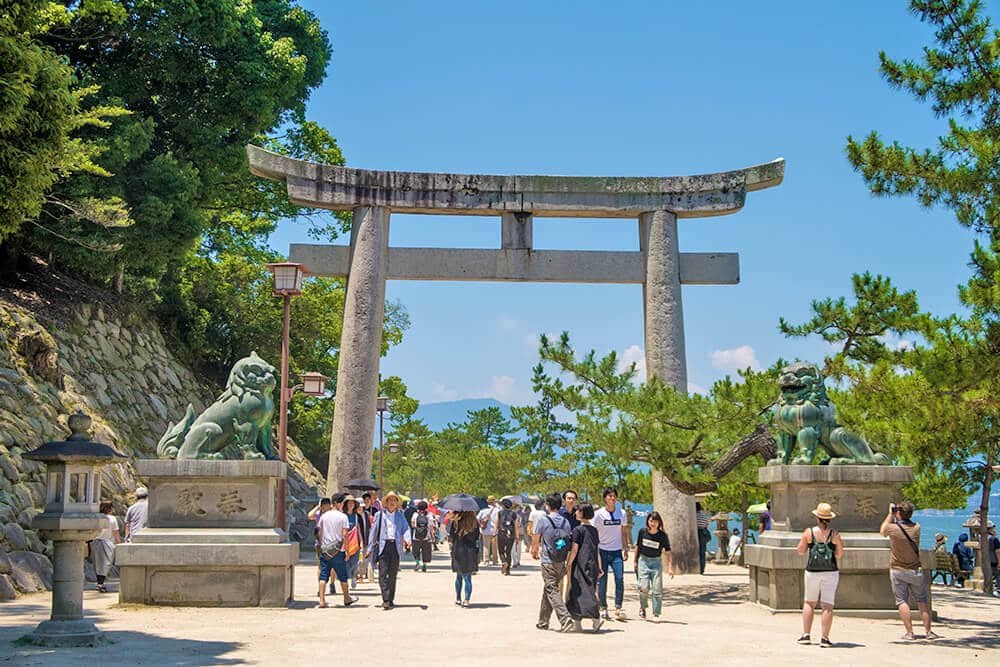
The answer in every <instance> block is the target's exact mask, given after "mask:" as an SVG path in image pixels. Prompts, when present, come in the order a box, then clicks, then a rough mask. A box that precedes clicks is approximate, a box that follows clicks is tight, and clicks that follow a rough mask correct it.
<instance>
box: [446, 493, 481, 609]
mask: <svg viewBox="0 0 1000 667" xmlns="http://www.w3.org/2000/svg"><path fill="white" fill-rule="evenodd" d="M448 538H449V539H450V540H451V571H452V572H454V573H455V604H456V605H458V606H460V607H468V606H469V598H470V597H472V573H473V572H476V571H478V570H479V521H478V520H477V519H476V513H475V512H452V513H451V520H450V521H449V523H448ZM463 583H464V584H465V600H464V601H463V600H462V584H463Z"/></svg>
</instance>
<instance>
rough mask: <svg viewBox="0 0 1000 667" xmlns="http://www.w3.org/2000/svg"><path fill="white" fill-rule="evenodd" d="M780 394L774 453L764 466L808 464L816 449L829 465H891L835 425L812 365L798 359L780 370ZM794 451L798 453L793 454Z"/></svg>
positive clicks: (834, 415) (833, 413) (819, 375)
mask: <svg viewBox="0 0 1000 667" xmlns="http://www.w3.org/2000/svg"><path fill="white" fill-rule="evenodd" d="M778 386H780V387H781V396H780V398H779V399H778V405H777V407H776V408H775V410H774V425H775V427H776V429H777V431H778V456H777V457H776V458H774V459H771V460H770V461H768V462H767V464H768V465H788V464H791V465H811V464H812V462H813V459H814V458H815V457H816V448H817V447H822V448H823V450H824V451H825V452H826V453H827V454H829V456H830V459H829V461H828V463H829V464H830V465H891V464H892V461H891V460H890V459H889V457H888V456H886V455H885V454H882V453H880V452H873V451H872V448H871V447H870V446H869V445H868V443H867V442H865V440H864V438H862V437H860V436H858V435H855V434H854V433H851V432H850V431H848V430H847V429H845V428H844V427H843V426H839V425H838V424H837V409H836V408H835V407H834V405H833V403H831V402H830V398H829V397H828V396H827V394H826V387H825V386H824V385H823V373H822V372H821V371H820V369H819V366H817V365H816V364H807V363H803V362H798V363H794V364H791V365H790V366H785V367H784V368H782V369H781V375H780V376H779V377H778ZM796 450H798V455H797V456H795V457H794V458H792V457H793V454H795V453H796Z"/></svg>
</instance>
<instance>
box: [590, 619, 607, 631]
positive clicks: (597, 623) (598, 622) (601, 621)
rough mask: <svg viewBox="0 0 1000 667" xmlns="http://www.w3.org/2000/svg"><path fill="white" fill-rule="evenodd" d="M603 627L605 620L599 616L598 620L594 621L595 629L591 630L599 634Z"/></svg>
mask: <svg viewBox="0 0 1000 667" xmlns="http://www.w3.org/2000/svg"><path fill="white" fill-rule="evenodd" d="M602 625H604V619H603V618H601V617H600V616H598V617H597V618H595V619H594V627H593V628H591V632H597V631H598V630H600V629H601V626H602Z"/></svg>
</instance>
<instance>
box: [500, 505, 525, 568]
mask: <svg viewBox="0 0 1000 667" xmlns="http://www.w3.org/2000/svg"><path fill="white" fill-rule="evenodd" d="M500 505H501V506H502V507H503V509H502V510H500V513H499V515H498V516H497V550H498V551H499V552H500V573H501V574H503V575H509V574H510V566H511V549H513V547H514V542H516V541H517V540H519V539H521V522H520V521H519V520H518V516H517V512H515V511H514V510H513V507H514V503H513V502H512V501H511V499H510V498H504V499H503V500H502V501H500Z"/></svg>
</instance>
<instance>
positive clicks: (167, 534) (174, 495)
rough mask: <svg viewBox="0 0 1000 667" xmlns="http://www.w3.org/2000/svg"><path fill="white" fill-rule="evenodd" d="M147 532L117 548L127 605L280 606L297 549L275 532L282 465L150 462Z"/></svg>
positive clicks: (288, 596)
mask: <svg viewBox="0 0 1000 667" xmlns="http://www.w3.org/2000/svg"><path fill="white" fill-rule="evenodd" d="M136 467H137V468H138V470H139V473H140V475H142V476H143V477H144V478H145V479H147V480H148V485H149V528H146V529H144V530H142V531H140V532H138V533H136V535H135V536H134V537H133V540H132V542H131V543H130V544H120V545H118V547H117V548H116V549H115V564H116V565H117V566H118V568H119V571H120V573H121V587H120V594H119V595H120V600H121V602H124V603H137V604H151V605H175V606H190V607H258V606H259V607H283V606H286V605H287V604H288V603H289V602H290V601H291V600H292V598H293V595H294V588H293V584H294V580H295V576H294V568H295V563H296V562H297V561H298V555H299V547H298V544H292V543H289V542H288V541H287V537H286V535H285V534H284V533H283V532H281V531H280V530H278V529H276V528H274V524H275V508H276V502H275V500H276V497H277V496H276V493H277V480H278V479H282V478H284V477H285V474H286V470H287V468H286V464H285V463H283V462H281V461H204V460H182V461H168V460H146V461H139V462H138V463H137V466H136Z"/></svg>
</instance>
